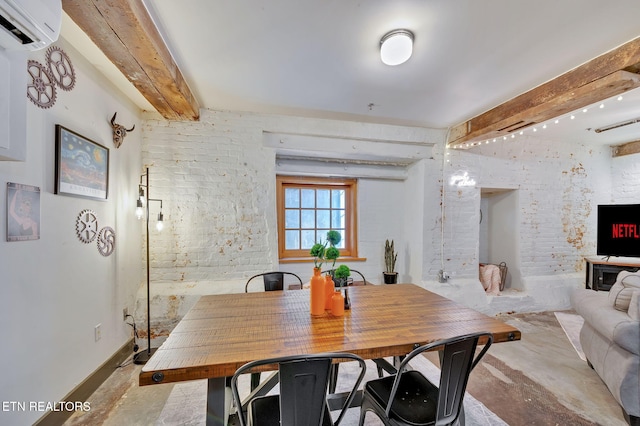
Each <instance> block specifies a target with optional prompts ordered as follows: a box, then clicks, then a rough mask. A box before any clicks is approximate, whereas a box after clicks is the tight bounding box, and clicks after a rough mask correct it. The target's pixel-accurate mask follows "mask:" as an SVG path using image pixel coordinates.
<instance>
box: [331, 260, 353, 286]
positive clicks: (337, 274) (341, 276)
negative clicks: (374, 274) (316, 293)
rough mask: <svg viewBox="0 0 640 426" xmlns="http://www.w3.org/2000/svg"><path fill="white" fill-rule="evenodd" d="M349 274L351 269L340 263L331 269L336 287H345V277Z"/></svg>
mask: <svg viewBox="0 0 640 426" xmlns="http://www.w3.org/2000/svg"><path fill="white" fill-rule="evenodd" d="M350 275H351V270H350V269H349V267H348V266H347V265H340V266H338V267H337V268H336V269H335V271H333V279H334V280H335V281H336V284H337V285H338V287H346V286H347V278H349V276H350Z"/></svg>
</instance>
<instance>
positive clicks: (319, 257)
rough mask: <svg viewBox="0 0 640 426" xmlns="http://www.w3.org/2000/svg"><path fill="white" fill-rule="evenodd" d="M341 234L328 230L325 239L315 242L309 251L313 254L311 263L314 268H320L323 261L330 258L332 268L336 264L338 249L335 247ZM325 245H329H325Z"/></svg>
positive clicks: (340, 238) (338, 254)
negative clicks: (322, 241) (321, 241)
mask: <svg viewBox="0 0 640 426" xmlns="http://www.w3.org/2000/svg"><path fill="white" fill-rule="evenodd" d="M341 240H342V236H341V235H340V233H339V232H338V231H328V232H327V239H326V240H325V241H324V243H315V244H314V245H313V247H311V251H310V252H309V253H310V254H311V256H313V265H314V267H315V268H320V269H321V268H322V265H323V264H324V262H325V261H329V260H332V261H333V264H332V266H331V267H332V268H333V266H335V264H336V259H338V257H340V250H338V248H337V247H336V246H337V245H338V244H340V241H341ZM327 245H328V246H329V247H327Z"/></svg>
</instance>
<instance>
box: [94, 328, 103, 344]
mask: <svg viewBox="0 0 640 426" xmlns="http://www.w3.org/2000/svg"><path fill="white" fill-rule="evenodd" d="M93 331H94V334H95V338H96V342H97V341H98V340H100V339H102V324H98V325H96V326H95V327H94V328H93Z"/></svg>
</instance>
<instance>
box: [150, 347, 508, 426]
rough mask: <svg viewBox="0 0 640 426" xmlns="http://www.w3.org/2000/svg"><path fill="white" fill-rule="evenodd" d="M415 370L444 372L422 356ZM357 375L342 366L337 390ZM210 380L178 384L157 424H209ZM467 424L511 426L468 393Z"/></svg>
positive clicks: (370, 374)
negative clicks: (208, 382) (208, 391)
mask: <svg viewBox="0 0 640 426" xmlns="http://www.w3.org/2000/svg"><path fill="white" fill-rule="evenodd" d="M411 367H412V368H413V369H415V370H418V371H420V372H421V373H422V374H424V375H425V376H426V377H427V378H428V379H429V380H431V381H433V382H435V383H437V382H438V380H439V377H440V370H439V369H438V367H436V366H435V365H434V364H433V363H431V362H430V361H429V360H427V359H426V358H424V357H422V356H418V357H416V358H415V359H414V361H413V362H412V363H411ZM356 374H357V366H356V365H355V364H354V363H349V362H347V363H342V364H340V376H339V378H338V387H337V389H336V390H337V391H343V390H344V388H343V386H345V385H347V384H348V383H351V380H350V379H351V378H352V377H353V376H355V375H356ZM376 374H377V373H376V367H375V364H374V363H373V362H372V361H367V374H366V376H365V379H364V381H367V380H370V379H373V378H375V377H376ZM240 385H241V387H240V393H241V394H242V393H243V392H246V391H247V390H248V381H247V383H243V382H240ZM206 394H207V382H206V380H196V381H192V382H185V383H178V384H176V385H174V388H173V390H172V391H171V394H170V395H169V398H168V399H167V402H166V404H165V406H164V408H163V410H162V413H161V414H160V417H159V418H158V421H157V422H156V425H163V426H173V425H187V426H200V425H204V424H205V410H206V398H207V395H206ZM464 410H465V424H467V425H474V426H481V425H482V426H494V425H495V426H498V425H507V423H505V422H504V421H502V419H500V418H499V417H498V416H496V415H495V414H494V413H492V412H491V411H490V410H489V409H487V407H485V406H484V405H483V404H482V403H481V402H479V401H478V400H476V399H475V398H474V397H473V396H471V395H469V393H467V394H466V395H465V397H464ZM359 416H360V409H359V408H351V409H349V410H347V413H346V414H345V417H344V419H343V420H342V423H341V425H344V426H352V425H357V424H358V418H359ZM381 424H382V423H381V422H380V421H379V420H378V419H376V417H375V415H373V414H367V417H366V421H365V425H366V426H374V425H375V426H377V425H381Z"/></svg>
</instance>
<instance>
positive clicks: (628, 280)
mask: <svg viewBox="0 0 640 426" xmlns="http://www.w3.org/2000/svg"><path fill="white" fill-rule="evenodd" d="M621 281H622V284H624V286H625V287H636V288H640V275H637V274H635V273H631V274H629V275H627V276H626V277H623V278H622V280H621Z"/></svg>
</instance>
